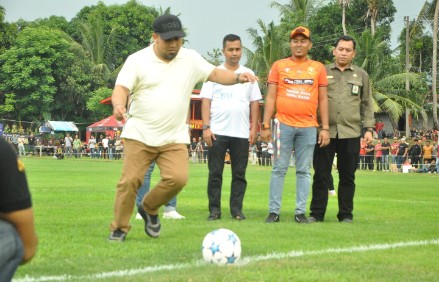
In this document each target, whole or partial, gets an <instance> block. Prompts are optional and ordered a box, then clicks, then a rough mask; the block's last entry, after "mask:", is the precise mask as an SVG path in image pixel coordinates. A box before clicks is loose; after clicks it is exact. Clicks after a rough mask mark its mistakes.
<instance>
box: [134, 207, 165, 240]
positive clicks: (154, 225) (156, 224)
mask: <svg viewBox="0 0 439 282" xmlns="http://www.w3.org/2000/svg"><path fill="white" fill-rule="evenodd" d="M137 212H138V213H139V214H140V216H142V218H143V221H145V233H146V234H147V235H148V236H150V237H153V238H157V237H159V236H160V228H161V224H160V219H159V216H158V215H152V214H147V213H146V212H145V211H144V210H143V208H141V207H139V208H137Z"/></svg>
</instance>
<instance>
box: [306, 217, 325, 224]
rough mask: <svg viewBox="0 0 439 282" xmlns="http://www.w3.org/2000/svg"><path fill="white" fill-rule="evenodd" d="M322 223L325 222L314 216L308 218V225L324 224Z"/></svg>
mask: <svg viewBox="0 0 439 282" xmlns="http://www.w3.org/2000/svg"><path fill="white" fill-rule="evenodd" d="M322 221H323V219H320V218H317V217H314V216H310V217H308V223H314V222H322Z"/></svg>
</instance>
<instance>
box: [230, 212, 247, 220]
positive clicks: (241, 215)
mask: <svg viewBox="0 0 439 282" xmlns="http://www.w3.org/2000/svg"><path fill="white" fill-rule="evenodd" d="M232 217H233V218H234V219H236V220H244V219H245V215H244V214H243V213H237V214H235V215H232Z"/></svg>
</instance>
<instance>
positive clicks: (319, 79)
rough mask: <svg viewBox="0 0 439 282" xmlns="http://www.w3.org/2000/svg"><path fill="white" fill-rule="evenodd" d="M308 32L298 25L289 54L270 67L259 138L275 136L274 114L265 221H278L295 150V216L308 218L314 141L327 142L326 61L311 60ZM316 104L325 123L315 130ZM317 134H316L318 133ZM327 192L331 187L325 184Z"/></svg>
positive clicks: (316, 124) (295, 217) (304, 219)
mask: <svg viewBox="0 0 439 282" xmlns="http://www.w3.org/2000/svg"><path fill="white" fill-rule="evenodd" d="M311 47H312V42H311V38H310V31H309V29H308V28H305V27H302V26H299V27H297V28H295V29H293V30H292V31H291V33H290V49H291V54H292V55H291V57H289V58H286V59H281V60H278V61H276V62H274V64H273V65H272V67H271V70H270V74H269V76H268V80H267V82H268V91H267V96H266V100H265V111H264V120H263V123H262V131H261V137H262V139H263V140H265V141H269V140H270V138H271V118H272V117H273V114H274V111H275V109H276V118H275V122H274V125H273V126H274V128H273V131H274V138H275V139H274V144H275V146H274V165H273V169H272V171H271V178H270V199H269V214H268V217H267V218H266V220H265V222H267V223H272V222H279V220H280V218H279V214H280V209H281V203H282V193H283V188H284V182H285V174H286V172H287V170H288V167H289V164H290V158H291V152H292V151H293V148H294V152H295V156H296V209H295V212H294V213H295V216H294V220H295V221H296V222H297V223H308V219H307V218H306V216H305V212H306V202H307V200H308V196H309V190H310V185H311V172H310V170H311V164H312V158H313V152H314V146H315V145H316V142H318V146H322V147H324V146H326V145H328V144H329V125H328V97H327V86H328V80H327V77H326V70H325V67H324V65H323V64H322V63H320V62H317V61H313V60H310V59H309V58H308V57H307V55H308V51H309V50H310V49H311ZM317 109H318V111H319V114H320V119H321V128H320V130H319V131H320V132H317V127H318V125H319V124H318V122H317V115H318V113H317ZM316 136H318V137H317V138H316ZM325 188H326V195H328V187H327V186H326V187H325Z"/></svg>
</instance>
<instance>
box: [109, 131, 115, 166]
mask: <svg viewBox="0 0 439 282" xmlns="http://www.w3.org/2000/svg"><path fill="white" fill-rule="evenodd" d="M115 142H116V141H115V140H114V138H113V136H112V135H108V158H109V159H110V160H112V159H113V158H114V144H115Z"/></svg>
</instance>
